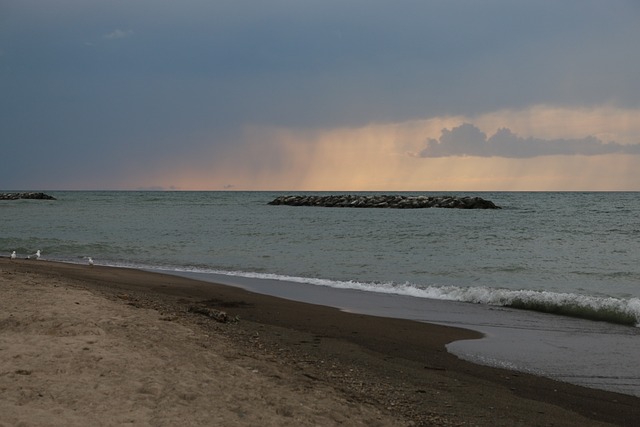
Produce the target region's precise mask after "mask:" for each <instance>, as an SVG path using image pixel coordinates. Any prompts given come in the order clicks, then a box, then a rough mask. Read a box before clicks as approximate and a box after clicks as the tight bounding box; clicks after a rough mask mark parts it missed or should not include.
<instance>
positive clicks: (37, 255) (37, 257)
mask: <svg viewBox="0 0 640 427" xmlns="http://www.w3.org/2000/svg"><path fill="white" fill-rule="evenodd" d="M36 259H40V249H38V250H37V251H36Z"/></svg>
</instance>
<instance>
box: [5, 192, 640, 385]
mask: <svg viewBox="0 0 640 427" xmlns="http://www.w3.org/2000/svg"><path fill="white" fill-rule="evenodd" d="M9 191H10V190H7V192H9ZM46 193H47V194H49V195H52V196H54V197H55V198H56V200H51V201H47V200H10V201H0V215H1V216H2V218H3V220H2V221H0V255H2V256H9V255H10V254H11V252H12V251H16V253H17V255H18V257H20V258H27V257H30V258H34V254H35V252H36V251H37V250H40V251H41V259H46V260H52V261H62V262H69V263H81V264H82V263H88V259H89V257H91V258H92V260H93V262H94V263H95V264H97V265H107V266H115V267H130V268H138V269H143V270H151V271H161V272H164V273H168V274H176V275H182V276H188V277H193V278H197V279H199V280H202V281H203V286H206V282H215V283H224V284H227V285H232V286H240V287H243V288H246V289H248V290H251V291H253V292H260V293H265V294H270V295H276V296H280V297H283V298H289V299H294V300H299V301H305V302H312V303H316V304H323V305H329V306H334V307H337V308H340V309H342V310H345V311H352V312H359V313H367V314H375V315H379V316H387V317H399V318H407V319H413V320H417V321H425V322H432V323H439V324H445V325H451V326H459V327H464V328H468V329H474V330H478V331H480V332H482V333H483V334H485V338H484V339H480V340H469V341H459V342H454V343H451V344H449V346H448V350H449V351H450V352H452V353H454V354H456V355H457V356H458V357H460V358H463V359H466V360H470V361H472V362H475V363H481V364H486V365H490V366H497V367H502V368H507V369H512V370H516V371H522V372H529V373H533V374H537V375H542V376H547V377H550V378H554V379H557V380H560V381H566V382H570V383H574V384H578V385H583V386H586V387H593V388H600V389H605V390H610V391H615V392H620V393H624V394H631V395H635V396H640V367H638V366H637V365H638V363H637V361H638V360H640V327H639V326H640V215H639V213H640V193H636V192H435V193H434V192H401V193H398V192H393V193H390V192H384V193H371V192H367V193H349V194H368V195H373V194H405V195H412V196H414V195H425V196H442V195H451V196H458V197H462V196H474V197H476V196H477V197H482V198H484V199H487V200H491V201H492V202H494V203H495V204H496V205H498V206H500V207H501V209H497V210H493V209H490V210H475V209H474V210H464V209H446V208H428V209H377V208H324V207H302V206H297V207H296V206H272V205H269V204H268V202H270V201H271V200H273V199H275V198H276V197H278V196H281V195H288V194H291V195H298V194H316V195H327V194H345V193H330V192H260V191H257V192H241V191H219V192H216V191H211V192H209V191H207V192H195V191H194V192H189V191H168V192H165V191H46ZM34 262H37V261H35V260H34Z"/></svg>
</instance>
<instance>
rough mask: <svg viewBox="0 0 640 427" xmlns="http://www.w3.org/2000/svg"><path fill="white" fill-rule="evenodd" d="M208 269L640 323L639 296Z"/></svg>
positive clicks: (218, 272) (386, 292)
mask: <svg viewBox="0 0 640 427" xmlns="http://www.w3.org/2000/svg"><path fill="white" fill-rule="evenodd" d="M208 272H209V273H214V274H223V275H229V276H243V277H248V278H255V279H267V280H283V281H288V282H296V283H306V284H311V285H316V286H327V287H331V288H340V289H356V290H361V291H365V292H378V293H385V294H397V295H405V296H411V297H416V298H430V299H439V300H448V301H459V302H468V303H475V304H486V305H495V306H503V307H511V308H517V309H523V310H531V311H537V312H543V313H551V314H558V315H563V316H571V317H578V318H582V319H589V320H596V321H604V322H609V323H616V324H621V325H629V326H640V298H615V297H600V296H592V295H580V294H574V293H558V292H549V291H533V290H510V289H496V288H490V287H485V286H475V287H460V286H418V285H415V284H412V283H405V284H397V283H363V282H356V281H338V280H328V279H319V278H304V277H292V276H283V275H277V274H266V273H250V272H229V271H220V270H216V271H211V270H209V271H208Z"/></svg>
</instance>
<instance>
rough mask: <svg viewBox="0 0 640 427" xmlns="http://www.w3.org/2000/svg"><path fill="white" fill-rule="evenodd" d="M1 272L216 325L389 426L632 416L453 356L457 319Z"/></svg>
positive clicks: (614, 398) (85, 272)
mask: <svg viewBox="0 0 640 427" xmlns="http://www.w3.org/2000/svg"><path fill="white" fill-rule="evenodd" d="M0 273H2V276H1V277H9V275H11V276H12V277H13V278H14V280H18V278H19V277H22V276H24V275H33V276H34V277H38V278H40V281H41V282H43V283H44V282H47V281H48V280H57V281H62V282H63V283H64V284H65V286H68V287H69V288H73V289H79V290H84V291H89V292H91V293H92V294H95V295H99V296H100V297H102V298H103V299H106V300H107V301H115V302H117V303H119V304H124V305H126V306H127V307H135V308H139V309H152V310H156V311H157V312H159V313H161V316H163V317H164V318H166V319H171V320H170V321H165V324H166V323H171V324H174V323H175V324H180V325H183V326H185V327H188V328H192V329H194V330H198V331H207V332H208V333H210V334H211V335H214V334H218V335H221V336H224V337H225V339H227V340H228V341H229V342H231V343H232V344H231V346H232V347H233V348H234V350H233V351H235V352H236V353H241V354H248V355H251V357H253V358H256V359H260V360H262V361H268V362H269V363H271V364H272V365H277V366H280V367H281V368H282V369H284V368H289V371H290V372H287V375H288V376H287V377H286V378H287V381H288V382H289V383H295V382H297V381H301V382H302V381H306V382H309V381H310V382H311V383H312V384H313V385H314V386H322V387H328V388H330V389H331V390H333V391H334V393H335V394H336V395H341V396H345V399H347V400H348V401H352V402H356V403H357V404H359V405H364V406H367V407H368V406H373V407H374V408H377V409H379V410H380V411H381V413H382V415H381V416H388V417H390V418H389V419H397V420H399V421H400V425H505V426H506V425H548V424H551V423H555V424H558V425H576V426H577V425H606V423H609V425H633V423H635V422H636V421H637V419H638V417H640V399H639V398H636V397H633V396H628V395H623V394H617V393H612V392H606V391H601V390H595V389H588V388H584V387H579V386H574V385H570V384H566V383H561V382H557V381H554V380H550V379H546V378H541V377H536V376H533V375H529V374H523V373H519V372H513V371H508V370H503V369H498V368H491V367H486V366H481V365H476V364H473V363H471V362H466V361H463V360H461V359H458V358H457V357H456V356H454V355H452V354H450V353H448V352H447V351H446V350H445V345H446V344H447V343H449V342H452V341H456V340H463V339H473V338H479V337H480V334H479V333H476V332H473V331H469V330H465V329H459V328H451V327H446V326H440V325H433V324H425V323H421V322H415V321H411V320H401V319H389V318H382V317H375V316H368V315H361V314H353V313H345V312H342V311H340V310H337V309H334V308H330V307H325V306H318V305H313V304H306V303H299V302H295V301H290V300H284V299H280V298H276V297H270V296H266V295H260V294H255V293H251V292H248V291H246V290H243V289H240V288H234V287H229V286H224V285H216V284H212V283H208V282H200V281H197V280H194V279H188V278H184V277H179V276H173V275H166V274H161V273H154V272H146V271H141V270H130V269H125V268H116V267H102V266H94V267H89V266H84V265H76V264H64V263H56V262H49V261H35V260H29V261H27V260H14V261H10V260H9V259H6V258H0ZM16 276H17V277H16ZM2 291H3V290H2V289H0V292H2ZM124 295H126V297H123V296H124ZM193 305H199V306H204V307H209V308H213V309H219V310H223V311H225V312H227V314H228V315H229V316H230V317H232V318H234V317H236V316H238V317H239V319H240V320H239V322H237V323H218V322H216V321H214V320H212V319H209V318H206V317H204V316H201V315H197V314H194V313H189V312H188V307H189V306H193ZM25 309H26V310H28V307H26V308H25ZM0 333H4V332H3V330H2V329H0ZM202 351H203V352H205V353H207V352H214V353H215V351H216V350H215V348H213V349H211V348H209V349H203V350H202ZM279 375H280V376H281V377H283V378H284V374H279ZM285 382H286V381H285ZM328 410H330V409H328ZM602 423H605V424H602ZM232 424H233V423H232ZM236 425H243V424H236ZM382 425H384V423H382Z"/></svg>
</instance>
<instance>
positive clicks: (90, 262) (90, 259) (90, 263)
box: [89, 257, 93, 265]
mask: <svg viewBox="0 0 640 427" xmlns="http://www.w3.org/2000/svg"><path fill="white" fill-rule="evenodd" d="M89 265H93V258H91V257H89Z"/></svg>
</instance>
